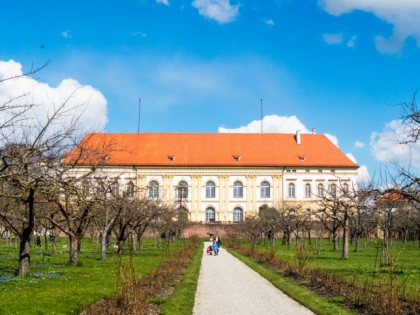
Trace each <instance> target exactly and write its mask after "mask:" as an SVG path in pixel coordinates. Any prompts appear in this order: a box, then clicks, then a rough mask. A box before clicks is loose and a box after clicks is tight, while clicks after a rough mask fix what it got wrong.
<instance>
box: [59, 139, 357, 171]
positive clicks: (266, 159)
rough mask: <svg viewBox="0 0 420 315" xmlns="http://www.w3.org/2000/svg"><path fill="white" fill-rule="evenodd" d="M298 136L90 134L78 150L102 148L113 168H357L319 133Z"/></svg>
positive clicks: (104, 161)
mask: <svg viewBox="0 0 420 315" xmlns="http://www.w3.org/2000/svg"><path fill="white" fill-rule="evenodd" d="M300 137H301V144H297V141H296V135H295V134H280V133H265V134H257V133H90V134H87V135H86V136H85V137H84V139H83V140H82V142H81V144H80V147H85V148H89V149H93V150H103V154H102V155H101V156H102V158H103V163H102V164H104V165H116V166H117V165H135V166H182V167H186V166H215V167H244V166H250V167H272V166H288V167H332V168H338V167H341V168H357V167H358V166H357V165H356V164H355V163H354V162H353V161H351V160H350V159H349V158H348V157H347V156H346V155H345V154H344V153H343V152H342V151H341V150H340V149H339V148H338V147H337V146H335V145H334V144H333V143H332V142H331V141H330V140H329V139H328V138H327V137H326V136H325V135H323V134H301V136H300ZM77 150H78V149H77V148H76V149H75V150H74V151H73V152H71V153H69V154H68V155H67V157H66V159H65V160H66V162H69V163H70V162H71V160H72V157H74V156H76V155H77ZM87 160H88V159H80V160H79V161H78V164H79V165H88V164H89V162H87Z"/></svg>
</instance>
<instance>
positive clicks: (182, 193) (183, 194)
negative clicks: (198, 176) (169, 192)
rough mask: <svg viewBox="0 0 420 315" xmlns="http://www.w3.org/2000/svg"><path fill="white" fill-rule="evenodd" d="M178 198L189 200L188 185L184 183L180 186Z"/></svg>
mask: <svg viewBox="0 0 420 315" xmlns="http://www.w3.org/2000/svg"><path fill="white" fill-rule="evenodd" d="M178 198H179V199H187V198H188V184H187V183H186V182H184V181H182V182H180V183H179V184H178Z"/></svg>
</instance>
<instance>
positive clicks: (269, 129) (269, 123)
mask: <svg viewBox="0 0 420 315" xmlns="http://www.w3.org/2000/svg"><path fill="white" fill-rule="evenodd" d="M296 130H300V132H301V133H308V132H309V131H308V129H307V128H306V127H305V125H304V124H302V123H301V121H300V120H299V119H298V118H297V117H296V116H278V115H267V116H265V117H264V118H263V132H265V133H295V132H296ZM218 131H219V132H222V133H259V132H261V120H254V121H251V122H250V123H249V124H248V125H246V126H242V127H239V128H232V129H229V128H224V127H219V129H218Z"/></svg>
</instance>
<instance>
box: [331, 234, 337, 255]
mask: <svg viewBox="0 0 420 315" xmlns="http://www.w3.org/2000/svg"><path fill="white" fill-rule="evenodd" d="M332 243H333V251H335V252H336V251H338V236H337V230H335V231H334V232H333V234H332Z"/></svg>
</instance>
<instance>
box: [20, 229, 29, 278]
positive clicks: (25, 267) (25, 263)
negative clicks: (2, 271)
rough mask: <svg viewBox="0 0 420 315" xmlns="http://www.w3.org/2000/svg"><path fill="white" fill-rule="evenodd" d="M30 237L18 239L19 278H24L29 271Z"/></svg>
mask: <svg viewBox="0 0 420 315" xmlns="http://www.w3.org/2000/svg"><path fill="white" fill-rule="evenodd" d="M30 241H31V239H30V237H22V238H21V239H20V256H19V271H18V275H19V276H26V275H28V274H29V271H30V264H31V256H30V248H31V244H30Z"/></svg>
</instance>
